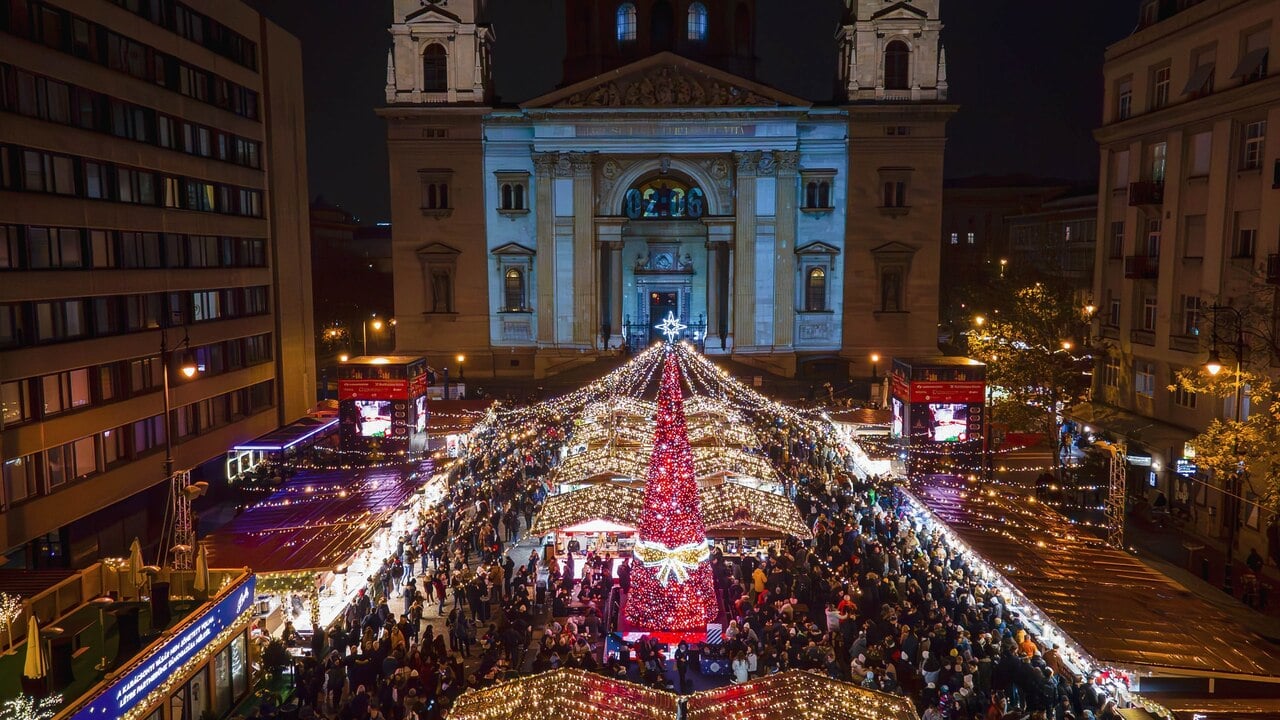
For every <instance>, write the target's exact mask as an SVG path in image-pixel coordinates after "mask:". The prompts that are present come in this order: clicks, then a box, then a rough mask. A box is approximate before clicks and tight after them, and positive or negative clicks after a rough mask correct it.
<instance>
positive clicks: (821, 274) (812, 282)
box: [804, 267, 827, 312]
mask: <svg viewBox="0 0 1280 720" xmlns="http://www.w3.org/2000/svg"><path fill="white" fill-rule="evenodd" d="M804 309H805V311H807V312H823V311H824V310H826V309H827V271H825V270H823V269H822V268H820V267H816V268H813V269H812V270H810V271H809V275H808V277H807V278H806V279H805V284H804Z"/></svg>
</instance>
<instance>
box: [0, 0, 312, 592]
mask: <svg viewBox="0 0 1280 720" xmlns="http://www.w3.org/2000/svg"><path fill="white" fill-rule="evenodd" d="M301 62H302V61H301V50H300V46H299V43H298V41H297V40H296V39H295V38H294V37H292V36H290V35H289V34H287V33H286V32H284V31H283V30H281V29H280V28H279V27H277V26H275V25H273V24H271V23H270V22H268V21H266V20H265V19H264V18H262V17H261V16H260V15H259V14H258V13H257V12H255V11H253V10H251V9H250V8H249V7H248V6H246V5H244V4H242V3H240V2H239V1H238V0H236V1H230V0H181V1H180V2H179V1H177V0H75V1H74V2H73V1H72V0H48V1H47V2H46V1H44V0H0V398H2V401H3V419H2V420H0V423H2V424H0V460H2V461H3V482H2V483H0V550H4V549H6V548H7V550H5V554H6V555H7V556H8V557H9V559H10V560H11V561H14V562H16V563H17V564H25V565H27V566H36V567H41V566H49V565H53V566H57V565H76V564H81V563H83V562H86V561H90V560H93V559H96V558H97V557H98V556H99V555H100V554H116V553H121V552H122V551H124V549H125V548H127V546H128V545H127V544H128V542H129V541H130V540H131V539H132V538H133V537H134V536H135V535H136V536H140V537H142V538H143V539H144V541H145V540H147V539H148V537H154V535H155V534H157V533H158V531H159V529H160V526H161V522H162V518H163V515H164V511H165V507H166V502H165V499H166V496H167V492H166V491H167V483H166V482H165V480H166V477H165V474H164V471H163V459H164V457H165V446H166V440H169V441H172V444H173V453H174V459H175V467H176V468H177V469H178V470H182V469H185V468H191V467H194V466H196V465H198V464H200V463H202V462H204V461H206V460H208V459H210V458H212V457H215V456H217V455H218V454H220V453H222V452H225V451H226V449H227V448H228V447H230V446H231V445H232V444H233V443H235V442H239V441H244V440H247V439H251V438H253V437H255V436H257V435H259V434H262V433H264V432H267V431H270V430H272V429H274V428H276V427H277V426H279V425H281V424H283V423H285V422H289V421H292V420H294V419H296V418H298V417H300V416H302V415H305V414H306V413H307V412H308V411H309V410H310V408H311V406H312V405H313V403H314V396H315V381H316V378H315V360H314V352H313V350H312V349H313V345H314V340H313V330H312V320H311V259H310V251H309V235H310V233H309V228H308V212H307V187H306V161H305V155H304V152H305V147H304V146H305V131H304V118H303V101H302V91H301V87H302V65H301ZM162 342H164V343H166V347H167V348H169V349H170V350H171V351H172V352H170V353H168V354H167V356H168V357H170V359H171V360H170V363H169V365H170V367H169V368H168V372H169V379H170V385H171V392H170V397H171V408H172V410H171V414H170V416H169V422H166V419H165V417H164V410H163V407H164V405H163V403H164V393H163V392H162V391H161V388H162V385H163V383H162V380H163V375H162V373H164V372H165V371H166V369H165V368H164V367H163V366H162V355H161V346H162ZM188 352H189V353H190V355H189V356H187V353H188ZM186 360H191V361H194V363H195V364H196V365H197V367H198V372H197V373H196V375H195V376H194V378H190V379H188V378H187V377H185V376H184V374H183V373H179V372H176V371H175V370H176V368H177V367H178V366H179V365H180V364H182V363H183V362H184V361H186Z"/></svg>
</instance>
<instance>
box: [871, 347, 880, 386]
mask: <svg viewBox="0 0 1280 720" xmlns="http://www.w3.org/2000/svg"><path fill="white" fill-rule="evenodd" d="M878 362H880V353H871V379H872V380H875V379H876V363H878Z"/></svg>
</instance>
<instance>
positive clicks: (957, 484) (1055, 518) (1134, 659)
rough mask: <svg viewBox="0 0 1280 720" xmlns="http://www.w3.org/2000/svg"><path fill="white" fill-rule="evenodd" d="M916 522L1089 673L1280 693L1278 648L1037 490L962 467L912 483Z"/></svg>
mask: <svg viewBox="0 0 1280 720" xmlns="http://www.w3.org/2000/svg"><path fill="white" fill-rule="evenodd" d="M910 488H911V491H910V493H908V503H909V505H910V507H911V508H912V511H911V515H912V516H913V519H914V520H915V521H916V522H919V523H922V524H924V525H925V526H926V527H928V528H932V529H937V530H939V531H941V532H942V533H943V534H944V535H945V536H946V537H947V538H948V540H949V541H950V542H952V543H954V544H955V546H956V547H959V548H961V549H963V550H965V551H966V552H967V555H968V557H967V558H966V561H967V562H969V563H970V566H971V567H973V568H975V569H976V570H977V571H978V572H979V573H980V574H981V575H982V576H983V577H984V578H985V579H987V580H988V582H990V583H991V584H992V586H993V588H995V589H996V591H997V592H998V593H999V594H1000V596H1001V597H1002V598H1003V599H1004V601H1005V602H1007V603H1008V604H1009V605H1010V606H1011V607H1013V608H1016V609H1018V610H1020V611H1021V613H1022V615H1023V617H1024V619H1025V620H1026V621H1027V622H1028V624H1029V625H1031V626H1032V628H1033V630H1034V633H1035V635H1036V636H1037V638H1038V640H1039V641H1040V642H1041V643H1042V644H1044V645H1046V646H1052V645H1061V646H1062V653H1063V655H1064V657H1066V658H1067V659H1068V661H1069V662H1070V663H1071V665H1073V666H1074V667H1075V668H1076V669H1077V670H1078V671H1079V672H1081V674H1084V675H1086V676H1090V677H1097V678H1102V679H1104V680H1105V681H1106V682H1107V684H1108V685H1110V686H1111V688H1110V689H1111V690H1112V691H1113V692H1116V693H1117V694H1119V695H1121V696H1122V697H1125V698H1126V699H1128V698H1130V697H1131V695H1132V693H1134V692H1138V693H1142V692H1146V691H1148V690H1154V691H1161V692H1172V691H1180V692H1184V693H1186V692H1207V693H1212V692H1213V690H1214V688H1215V682H1216V683H1218V684H1219V685H1221V683H1222V682H1223V681H1224V680H1231V681H1235V682H1236V683H1240V682H1244V683H1248V684H1249V685H1251V686H1253V687H1255V688H1258V689H1260V690H1262V691H1263V692H1280V650H1278V649H1277V648H1276V647H1275V646H1274V645H1273V644H1270V643H1268V642H1267V641H1266V640H1264V639H1263V638H1261V637H1259V636H1258V635H1256V634H1254V633H1253V632H1251V631H1250V630H1248V629H1245V628H1242V627H1241V626H1240V624H1239V623H1237V622H1235V621H1233V620H1232V619H1231V618H1230V617H1229V616H1228V615H1227V614H1226V613H1225V612H1223V611H1222V610H1221V609H1219V608H1218V607H1216V606H1214V605H1213V604H1210V603H1209V602H1208V601H1206V600H1205V599H1202V598H1201V597H1199V596H1197V595H1195V594H1193V593H1192V592H1190V591H1189V590H1187V589H1186V588H1185V587H1183V586H1182V585H1179V584H1178V583H1176V582H1174V581H1173V580H1172V579H1170V578H1169V577H1167V576H1165V575H1163V574H1161V573H1158V572H1156V571H1155V570H1153V569H1151V568H1150V567H1148V566H1147V565H1145V564H1143V563H1142V562H1141V561H1139V560H1138V559H1137V558H1135V557H1133V556H1132V555H1130V554H1128V553H1126V552H1124V551H1123V550H1120V549H1117V548H1113V547H1110V546H1108V545H1106V544H1105V543H1104V542H1103V541H1102V540H1100V539H1098V538H1097V537H1095V536H1093V535H1091V534H1089V533H1087V532H1084V531H1082V530H1081V529H1080V528H1079V527H1078V526H1077V525H1074V524H1073V523H1072V522H1071V521H1070V520H1068V519H1067V518H1065V517H1063V516H1062V515H1060V514H1058V513H1057V512H1055V511H1054V510H1052V509H1050V508H1047V507H1044V506H1043V505H1042V504H1040V503H1037V502H1036V501H1035V499H1034V498H1028V497H1021V496H1016V497H1015V496H1006V495H1004V494H1002V493H1000V492H997V491H996V490H993V489H986V490H979V489H978V488H977V486H976V484H974V483H971V482H968V481H966V480H964V479H961V478H958V477H954V476H929V477H927V478H921V479H919V480H917V481H915V482H912V483H911V484H910Z"/></svg>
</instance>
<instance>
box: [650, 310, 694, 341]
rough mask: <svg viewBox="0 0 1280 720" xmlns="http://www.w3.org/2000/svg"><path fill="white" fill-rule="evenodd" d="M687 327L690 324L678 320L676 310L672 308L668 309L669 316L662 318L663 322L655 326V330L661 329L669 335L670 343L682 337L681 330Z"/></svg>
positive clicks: (664, 333)
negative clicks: (671, 309)
mask: <svg viewBox="0 0 1280 720" xmlns="http://www.w3.org/2000/svg"><path fill="white" fill-rule="evenodd" d="M687 327H689V326H688V325H685V324H684V323H682V322H680V321H679V320H677V319H676V314H675V312H673V311H670V310H668V311H667V316H666V317H665V318H663V319H662V322H660V323H658V324H657V325H654V326H653V328H654V329H655V330H660V331H662V334H663V335H666V336H667V342H669V343H673V342H675V341H676V338H678V337H680V331H681V330H684V329H685V328H687Z"/></svg>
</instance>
